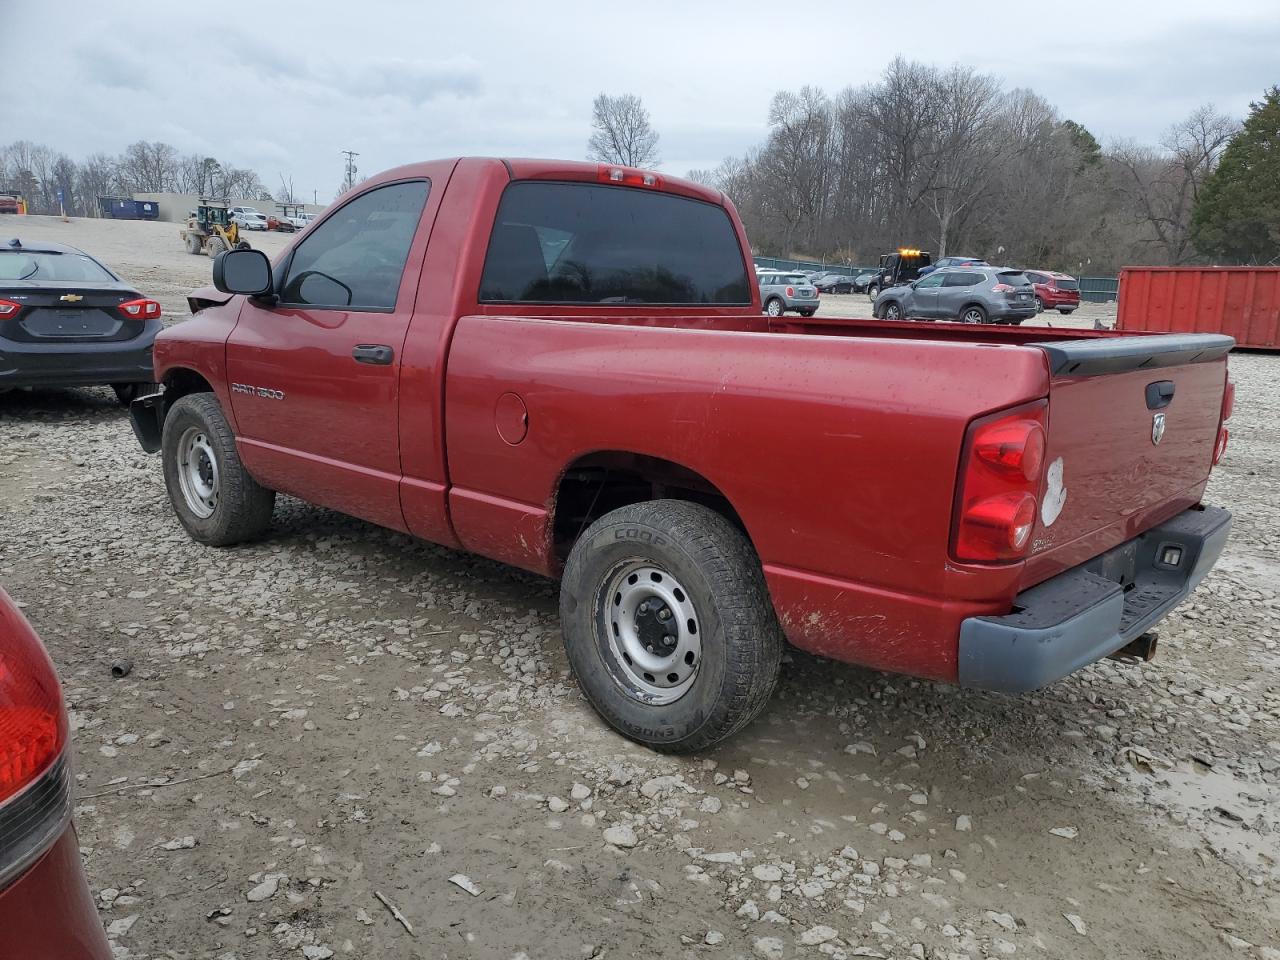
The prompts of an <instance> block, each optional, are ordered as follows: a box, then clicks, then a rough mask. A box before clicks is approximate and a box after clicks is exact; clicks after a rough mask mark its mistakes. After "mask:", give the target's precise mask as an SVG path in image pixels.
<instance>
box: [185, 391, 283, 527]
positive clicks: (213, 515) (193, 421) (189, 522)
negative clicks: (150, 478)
mask: <svg viewBox="0 0 1280 960" xmlns="http://www.w3.org/2000/svg"><path fill="white" fill-rule="evenodd" d="M160 453H161V457H162V459H163V462H164V485H165V487H166V489H167V490H168V491H169V502H170V503H172V504H173V512H174V513H176V514H177V515H178V520H179V522H181V524H182V526H183V527H185V528H186V531H187V533H189V534H190V535H191V538H192V539H193V540H196V541H198V542H200V543H204V544H208V545H209V546H211V547H225V546H230V545H231V544H233V543H240V542H242V541H244V540H249V539H251V538H252V537H255V536H257V535H258V534H260V533H261V532H262V531H263V530H265V529H266V528H267V525H268V524H269V523H270V522H271V511H272V509H273V507H274V506H275V500H276V494H275V491H274V490H268V489H267V488H266V487H263V486H261V485H260V484H259V483H258V482H257V481H256V480H254V479H253V477H251V476H249V473H248V471H247V470H245V468H244V464H242V463H241V462H240V455H239V454H238V453H237V452H236V440H235V436H234V435H233V434H232V432H231V427H230V425H229V424H228V423H227V418H226V417H225V416H223V413H222V408H221V407H220V406H218V401H217V398H216V397H214V395H213V394H211V393H192V394H188V395H187V396H185V397H182V398H180V399H179V400H178V401H177V402H176V403H174V405H173V407H172V408H171V409H170V410H169V413H168V416H166V417H165V420H164V431H163V433H162V434H161V440H160Z"/></svg>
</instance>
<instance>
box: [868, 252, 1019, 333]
mask: <svg viewBox="0 0 1280 960" xmlns="http://www.w3.org/2000/svg"><path fill="white" fill-rule="evenodd" d="M875 315H876V316H877V317H879V318H880V319H882V320H958V321H960V322H961V323H1008V324H1018V323H1021V322H1022V321H1023V320H1028V319H1030V318H1031V317H1034V316H1035V315H1036V303H1035V292H1034V291H1033V290H1032V287H1031V283H1030V281H1029V280H1028V279H1027V276H1026V274H1024V273H1023V272H1022V271H1021V270H1013V269H1010V268H1008V267H978V266H973V267H960V268H957V267H946V268H943V269H941V270H935V271H934V272H933V273H930V274H928V275H927V276H923V277H921V278H920V279H919V280H916V281H914V282H912V283H910V284H908V285H906V286H901V287H890V288H889V289H888V290H886V291H884V293H882V294H880V298H879V299H878V300H877V301H876V305H875Z"/></svg>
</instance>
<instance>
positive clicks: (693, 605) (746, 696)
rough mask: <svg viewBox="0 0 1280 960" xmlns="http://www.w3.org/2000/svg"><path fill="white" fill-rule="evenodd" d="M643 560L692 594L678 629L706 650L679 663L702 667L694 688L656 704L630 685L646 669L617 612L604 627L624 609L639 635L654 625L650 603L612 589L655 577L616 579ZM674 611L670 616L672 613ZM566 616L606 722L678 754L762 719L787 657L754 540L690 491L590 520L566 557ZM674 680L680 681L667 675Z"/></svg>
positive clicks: (569, 642) (580, 665)
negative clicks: (633, 653)
mask: <svg viewBox="0 0 1280 960" xmlns="http://www.w3.org/2000/svg"><path fill="white" fill-rule="evenodd" d="M634 564H643V565H647V566H649V567H650V568H652V569H655V570H661V571H664V572H666V576H667V577H668V578H669V579H667V580H666V581H664V580H663V578H662V577H661V576H658V577H654V576H653V574H652V573H651V574H650V575H649V579H651V580H654V581H655V582H657V583H658V584H664V583H665V585H666V587H667V588H669V589H671V590H672V592H673V593H674V595H675V597H676V598H678V599H680V600H682V601H685V602H686V603H687V606H685V607H684V608H683V613H678V614H677V616H676V618H675V619H674V620H669V621H668V623H669V624H670V623H678V622H679V621H680V620H681V619H682V618H684V617H685V614H688V616H687V619H685V623H687V624H688V625H689V626H688V628H686V627H684V626H680V627H679V631H680V637H681V639H680V641H679V643H680V644H681V645H685V644H686V643H694V642H695V640H696V644H697V649H698V650H699V651H700V656H699V657H697V658H696V659H689V658H690V657H691V656H692V654H693V651H692V649H690V650H688V652H686V653H685V655H684V658H683V660H680V659H677V660H673V661H671V662H672V663H675V664H676V665H677V667H678V668H679V669H681V670H684V669H685V668H684V667H683V666H680V665H679V664H680V663H681V662H683V663H684V664H689V665H690V667H691V669H690V670H689V671H686V672H687V673H691V676H687V677H685V678H684V679H683V682H684V683H685V684H687V686H686V687H685V688H684V689H683V691H682V692H680V693H678V694H676V693H675V692H674V691H672V695H673V696H675V697H676V698H675V699H674V700H673V701H672V702H667V703H654V702H651V701H646V699H645V697H644V693H643V691H639V692H637V689H635V688H632V689H629V688H628V686H627V684H629V683H630V682H631V681H630V679H629V678H628V676H627V670H628V668H629V669H630V670H632V671H636V670H642V669H644V667H643V665H640V666H637V665H636V664H635V663H633V661H631V660H627V661H626V663H627V666H624V664H623V660H624V659H625V656H623V655H621V654H620V651H625V649H627V647H626V641H625V640H624V639H621V637H622V633H621V632H620V631H619V629H618V624H617V621H614V622H613V623H612V624H610V626H611V627H612V630H611V629H610V628H609V627H606V626H605V624H606V623H608V622H609V618H610V617H614V616H619V612H618V611H623V612H622V614H621V617H620V618H621V619H622V620H625V621H627V623H628V624H631V625H633V631H632V632H633V633H635V634H639V633H640V632H641V630H642V629H643V627H642V626H641V613H642V611H643V604H638V605H637V608H636V610H635V611H634V613H633V614H628V613H627V612H626V608H625V607H623V606H619V604H620V603H622V602H623V601H621V599H620V598H621V597H622V594H621V593H620V592H618V593H614V587H613V584H614V583H615V582H616V583H617V584H618V585H619V588H620V589H622V590H626V589H632V590H633V593H632V594H631V596H632V598H633V599H634V597H635V596H636V595H637V594H636V593H635V592H634V591H641V592H642V591H643V588H644V587H645V586H646V585H647V584H648V582H647V581H646V580H641V581H640V586H639V587H636V588H629V587H627V586H626V585H625V584H627V583H631V584H634V583H636V579H635V574H631V575H630V576H629V577H626V578H625V580H617V579H616V578H617V577H620V576H625V575H626V573H627V570H628V565H634ZM682 588H683V590H682ZM655 589H656V588H655ZM608 594H613V596H614V597H615V598H618V599H616V600H611V599H610V597H609V596H608ZM645 602H646V603H647V602H649V601H647V600H646V601H645ZM663 609H664V610H666V612H667V614H668V616H669V615H670V613H671V612H672V611H671V610H670V609H669V608H667V607H666V606H665V605H664V606H663ZM661 615H662V614H661V612H659V613H658V614H657V616H658V617H661ZM654 622H656V621H653V620H651V621H650V623H654ZM560 623H561V628H562V630H563V633H564V645H565V651H566V653H567V654H568V657H569V664H570V666H571V667H572V669H573V672H574V675H575V676H576V677H577V680H578V683H579V685H580V686H581V687H582V691H583V693H584V694H585V695H586V697H587V699H588V700H589V701H590V702H591V705H592V706H593V707H595V709H596V711H597V712H598V713H599V714H600V716H601V717H602V718H603V719H604V720H605V722H607V723H608V724H609V725H610V726H611V727H613V728H614V729H615V730H617V731H618V732H619V733H621V734H622V735H623V736H625V737H628V738H630V739H631V740H634V741H636V742H637V743H641V744H644V745H645V746H647V747H651V748H653V749H654V750H661V751H665V752H670V753H689V752H693V751H698V750H707V749H709V748H711V747H713V746H715V745H716V744H718V743H720V742H721V741H722V740H725V739H726V738H728V737H730V736H732V735H733V734H735V733H737V732H738V731H739V730H741V729H742V728H743V727H745V726H746V725H747V724H748V723H750V722H751V721H752V720H753V719H755V717H756V716H757V715H758V714H759V713H760V711H761V710H762V709H764V706H765V704H766V703H767V702H768V700H769V696H770V694H772V692H773V688H774V684H775V683H776V682H777V678H778V670H779V664H780V663H781V659H782V646H783V638H782V630H781V628H780V627H779V626H778V621H777V617H776V616H775V614H774V611H773V606H772V604H771V602H770V600H769V593H768V590H767V588H766V587H765V582H764V572H763V570H762V569H761V566H760V559H759V557H757V556H756V552H755V550H754V549H752V546H751V544H750V542H749V541H748V540H747V538H746V537H745V536H744V535H743V534H742V532H741V531H739V530H738V528H737V527H735V526H733V525H732V524H731V523H729V521H728V520H726V519H725V518H724V517H722V516H720V515H719V514H718V513H715V512H713V511H712V510H709V509H708V508H706V507H703V506H701V505H699V504H694V503H687V502H685V501H682V500H652V501H648V502H646V503H636V504H631V505H629V506H625V507H620V508H619V509H617V510H614V511H612V512H611V513H608V514H605V515H604V516H603V517H601V518H600V519H599V520H597V521H596V522H595V523H593V524H591V526H590V527H588V528H587V530H586V532H585V533H583V535H582V536H581V537H580V538H579V539H578V542H577V543H575V544H574V546H573V550H572V551H571V552H570V554H569V560H568V562H567V563H566V564H565V570H564V578H563V580H562V581H561V584H560ZM671 629H672V627H671V626H670V625H668V626H666V627H660V628H659V630H660V631H665V630H671ZM615 638H618V639H615ZM665 639H667V640H671V639H672V638H670V637H668V638H665ZM633 649H634V648H633ZM678 650H679V648H678V647H677V650H676V652H677V653H678ZM667 669H669V668H668V667H667V666H663V667H661V668H658V669H656V672H658V673H662V672H663V671H665V670H667ZM644 676H645V679H647V680H650V681H652V680H653V679H654V678H653V677H652V676H650V675H648V674H645V675H644ZM672 678H677V679H679V677H678V675H677V674H675V673H671V674H667V675H666V680H668V681H671V680H672ZM637 682H638V678H637ZM655 699H656V698H655Z"/></svg>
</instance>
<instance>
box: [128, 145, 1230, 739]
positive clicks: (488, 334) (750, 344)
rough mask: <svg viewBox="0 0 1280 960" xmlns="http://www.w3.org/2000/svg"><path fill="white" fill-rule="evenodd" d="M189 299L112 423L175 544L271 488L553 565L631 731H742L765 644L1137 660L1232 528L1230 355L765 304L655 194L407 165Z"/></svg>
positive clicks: (240, 531)
mask: <svg viewBox="0 0 1280 960" xmlns="http://www.w3.org/2000/svg"><path fill="white" fill-rule="evenodd" d="M213 279H214V287H213V288H212V289H211V288H205V289H202V290H198V291H195V292H194V293H192V294H191V296H190V298H189V302H190V307H191V310H192V312H193V314H194V316H192V317H190V318H189V319H187V320H185V321H184V322H182V323H180V324H178V325H176V326H173V327H171V328H170V329H168V330H166V331H164V332H163V333H162V334H161V335H160V336H159V338H158V339H157V340H156V345H155V380H156V382H157V383H159V384H162V385H163V387H164V389H163V391H162V392H161V393H158V394H155V395H153V396H148V397H144V398H140V399H138V400H136V401H134V403H133V404H132V407H131V413H132V419H133V426H134V430H135V432H136V434H137V436H138V438H139V440H140V442H141V443H142V445H143V447H144V448H145V449H146V450H148V451H152V452H155V451H160V452H161V454H162V457H161V459H162V463H163V468H164V480H165V484H166V487H167V489H168V492H169V497H170V500H171V502H172V505H173V509H174V511H175V513H176V514H177V517H178V519H179V521H180V522H181V523H182V525H183V526H184V527H185V528H186V530H187V531H188V532H189V533H190V535H191V536H192V537H194V538H195V539H196V540H198V541H200V542H202V543H205V544H209V545H213V546H226V545H230V544H234V543H238V542H241V541H245V540H248V539H250V538H253V537H257V536H259V535H261V534H262V533H263V531H264V530H265V529H266V528H267V527H268V525H269V523H270V519H271V514H272V506H273V502H274V498H275V496H276V493H277V492H281V493H285V494H289V495H292V496H296V497H300V498H302V499H304V500H307V501H310V502H312V503H316V504H321V505H323V506H326V507H330V508H332V509H334V510H338V511H342V512H343V513H347V514H351V515H354V516H357V517H362V518H365V519H366V520H369V521H372V522H373V523H375V524H380V525H382V526H384V527H390V528H392V529H395V530H399V531H403V532H405V533H408V534H412V535H414V536H417V537H421V538H425V539H427V540H431V541H434V542H436V543H439V544H444V545H447V546H449V547H452V548H455V549H459V550H466V551H471V552H474V553H477V554H481V555H484V556H486V557H491V558H494V559H496V560H500V561H504V562H506V563H509V564H514V565H516V566H518V567H522V568H525V569H527V570H532V571H536V572H538V573H541V574H545V575H548V576H554V577H559V578H560V579H561V587H560V596H561V600H560V612H561V619H562V625H563V635H564V643H565V648H566V650H567V654H568V659H569V663H570V665H571V667H572V669H573V671H574V673H575V675H576V677H577V679H578V681H579V684H580V685H581V688H582V690H583V692H584V693H585V695H586V696H587V698H588V699H589V700H590V701H591V703H592V704H593V705H594V706H595V708H596V709H597V710H598V712H599V713H600V714H601V716H602V717H603V718H604V719H605V720H606V721H607V722H608V723H610V724H612V725H613V726H614V727H615V728H616V729H617V730H619V731H620V732H622V733H623V734H625V735H626V736H628V737H631V738H633V739H635V740H637V741H640V742H642V743H645V744H648V745H650V746H652V747H655V748H657V749H663V750H672V751H679V750H686V751H687V750H698V749H704V748H706V747H709V746H711V745H712V744H715V743H717V742H718V741H720V740H722V739H723V738H725V737H727V736H729V735H731V734H733V733H734V732H735V731H737V730H739V729H740V728H741V727H743V726H744V725H745V724H747V723H748V722H749V721H750V720H751V719H752V718H753V717H754V716H755V715H756V714H758V712H759V711H760V710H761V709H762V707H763V706H764V704H765V702H766V701H767V699H768V697H769V694H770V692H771V690H772V688H773V685H774V682H775V679H776V677H777V674H778V670H779V662H780V658H781V654H782V649H783V644H784V638H785V640H786V641H790V642H791V643H792V644H795V645H796V646H798V647H800V648H803V649H805V650H808V651H812V652H815V653H818V654H821V655H824V656H827V657H832V658H836V659H839V660H845V661H851V662H854V663H859V664H864V665H866V666H869V667H873V668H876V669H880V670H889V671H898V672H902V673H907V674H913V675H916V676H921V677H929V678H934V679H937V680H943V681H951V682H955V683H959V684H961V685H964V686H970V687H980V688H987V689H994V690H1000V691H1008V692H1021V691H1029V690H1034V689H1036V688H1039V687H1041V686H1043V685H1045V684H1047V683H1050V682H1052V681H1054V680H1057V679H1058V678H1060V677H1064V676H1066V675H1067V674H1069V673H1071V672H1073V671H1075V670H1077V669H1079V668H1081V667H1083V666H1085V665H1086V664H1089V663H1091V662H1092V661H1095V660H1097V659H1099V658H1102V657H1105V656H1109V655H1113V654H1117V653H1118V652H1120V651H1122V650H1126V651H1128V652H1149V651H1150V650H1151V647H1152V643H1151V641H1150V639H1149V637H1150V634H1148V632H1147V631H1148V630H1149V628H1150V627H1151V626H1152V625H1153V624H1154V623H1156V622H1157V621H1158V620H1160V619H1161V618H1162V617H1163V616H1164V615H1165V614H1167V613H1168V612H1169V611H1170V610H1171V609H1172V608H1173V607H1174V606H1175V605H1176V604H1177V603H1178V602H1179V601H1181V600H1182V599H1183V598H1184V597H1185V596H1187V594H1188V593H1189V592H1190V591H1191V590H1192V589H1193V588H1194V587H1195V585H1196V584H1197V583H1198V582H1199V581H1200V580H1201V579H1202V578H1203V577H1204V576H1205V574H1206V573H1207V572H1208V570H1209V568H1210V567H1211V566H1212V565H1213V563H1214V561H1215V560H1216V559H1217V557H1218V555H1219V553H1220V551H1221V550H1222V547H1223V544H1224V542H1225V541H1226V538H1227V534H1228V531H1229V529H1230V515H1229V514H1228V513H1227V512H1226V511H1225V510H1223V509H1220V508H1215V507H1211V506H1205V505H1203V504H1202V503H1201V495H1202V494H1203V492H1204V489H1205V485H1206V483H1207V482H1208V478H1209V472H1210V470H1211V468H1212V466H1213V465H1214V464H1215V463H1217V461H1218V460H1219V459H1220V457H1221V456H1222V454H1223V451H1224V450H1225V447H1226V442H1227V436H1228V434H1227V426H1226V422H1227V420H1228V418H1229V417H1230V415H1231V407H1232V397H1233V390H1232V386H1231V383H1230V382H1229V380H1228V376H1227V362H1226V357H1227V353H1228V351H1229V350H1230V349H1231V347H1232V341H1231V339H1230V338H1228V337H1223V336H1215V335H1176V336H1152V335H1118V334H1113V333H1110V332H1095V331H1092V330H1089V331H1085V330H1057V329H1054V330H1049V329H1023V328H1017V327H1013V328H1000V329H993V328H987V327H982V328H975V327H973V326H966V325H961V324H949V323H939V324H929V325H912V324H902V323H892V322H882V321H876V320H843V319H832V318H825V319H824V318H817V317H814V318H800V317H796V318H790V317H776V318H775V317H766V316H762V315H761V309H760V298H759V292H758V289H757V286H756V284H755V283H754V282H752V262H751V257H750V248H749V246H748V244H747V239H746V236H745V234H744V232H743V229H742V225H741V223H740V222H739V220H738V217H737V214H736V212H735V211H734V208H733V205H732V204H731V203H730V201H729V200H728V199H727V198H726V197H725V196H723V195H722V194H720V193H718V192H716V191H715V190H712V189H709V188H707V187H704V186H700V185H698V184H694V183H689V182H685V181H682V180H678V179H675V178H671V177H667V176H666V175H665V174H656V173H650V172H646V171H641V170H635V169H630V168H626V167H617V166H612V165H608V164H605V165H596V164H584V163H570V162H555V161H537V160H498V159H484V158H467V159H451V160H438V161H434V162H429V163H422V164H415V165H412V166H407V167H401V168H399V169H396V170H392V171H389V172H387V173H384V174H382V175H380V176H378V177H375V178H374V179H372V180H370V181H368V182H366V183H364V184H362V185H361V186H360V188H359V189H357V190H353V191H351V192H350V193H348V194H347V195H345V196H343V198H342V199H341V201H340V202H338V203H336V204H335V205H334V206H333V207H332V208H331V209H330V210H328V211H327V212H326V213H325V214H324V215H323V216H322V217H321V218H320V219H319V220H318V221H317V222H316V223H314V224H313V225H312V226H311V228H310V229H309V230H307V231H306V232H305V233H303V234H301V235H300V237H299V238H298V239H297V240H295V241H294V243H293V245H292V246H291V247H290V248H289V249H287V250H286V251H285V252H283V253H282V254H280V255H279V256H278V257H277V258H276V260H275V262H274V263H272V262H270V261H269V260H268V259H267V258H266V256H264V255H263V254H262V253H261V252H260V251H256V250H236V251H229V252H226V253H223V254H221V255H220V256H219V257H218V258H217V260H216V261H215V262H214V264H213Z"/></svg>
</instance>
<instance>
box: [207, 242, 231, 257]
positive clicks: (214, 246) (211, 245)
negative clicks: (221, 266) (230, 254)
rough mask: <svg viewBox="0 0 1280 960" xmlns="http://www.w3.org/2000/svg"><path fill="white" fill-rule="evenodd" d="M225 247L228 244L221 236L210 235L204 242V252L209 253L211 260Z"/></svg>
mask: <svg viewBox="0 0 1280 960" xmlns="http://www.w3.org/2000/svg"><path fill="white" fill-rule="evenodd" d="M225 249H227V245H226V244H225V243H223V242H222V238H221V237H210V238H209V239H208V240H206V241H205V243H204V252H205V253H207V254H208V255H209V259H210V260H213V259H214V258H216V257H217V256H218V254H220V253H221V252H222V251H223V250H225Z"/></svg>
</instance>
